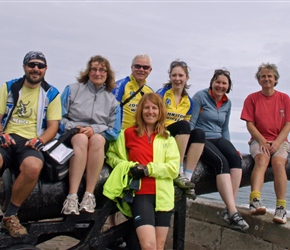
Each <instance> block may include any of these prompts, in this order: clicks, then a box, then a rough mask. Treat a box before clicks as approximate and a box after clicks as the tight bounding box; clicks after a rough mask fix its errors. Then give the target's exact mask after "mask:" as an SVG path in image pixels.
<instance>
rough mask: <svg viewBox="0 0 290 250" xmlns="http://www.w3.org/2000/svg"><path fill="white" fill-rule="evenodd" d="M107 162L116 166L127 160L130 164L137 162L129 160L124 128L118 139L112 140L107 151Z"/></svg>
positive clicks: (113, 166)
mask: <svg viewBox="0 0 290 250" xmlns="http://www.w3.org/2000/svg"><path fill="white" fill-rule="evenodd" d="M106 156H107V158H106V162H107V163H108V164H109V165H110V166H111V167H112V168H115V167H116V166H117V165H118V164H120V163H123V164H124V162H127V163H129V164H130V166H134V165H135V164H136V163H137V162H130V161H129V160H128V155H127V150H126V145H125V135H124V130H122V131H121V133H120V135H119V137H118V139H117V140H116V141H112V142H110V145H109V148H108V150H107V153H106Z"/></svg>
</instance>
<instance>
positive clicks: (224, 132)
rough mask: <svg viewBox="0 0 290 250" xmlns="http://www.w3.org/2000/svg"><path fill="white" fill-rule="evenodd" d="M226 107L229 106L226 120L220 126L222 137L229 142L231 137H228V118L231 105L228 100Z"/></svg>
mask: <svg viewBox="0 0 290 250" xmlns="http://www.w3.org/2000/svg"><path fill="white" fill-rule="evenodd" d="M228 102H229V103H228V105H229V108H228V111H227V115H226V119H225V122H224V124H223V126H222V137H223V138H224V139H226V140H228V141H230V140H231V137H230V131H229V122H230V116H231V109H232V104H231V101H230V100H229V101H228Z"/></svg>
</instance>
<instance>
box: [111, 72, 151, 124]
mask: <svg viewBox="0 0 290 250" xmlns="http://www.w3.org/2000/svg"><path fill="white" fill-rule="evenodd" d="M116 85H117V86H116V88H114V89H113V91H112V93H113V94H114V95H115V97H116V99H117V101H119V102H120V104H121V103H123V102H124V101H125V100H126V99H128V98H129V97H130V96H131V95H132V94H133V93H134V92H136V91H137V90H138V89H139V85H138V83H137V81H136V79H135V78H134V77H133V76H132V75H131V76H127V77H126V78H124V79H121V80H119V81H117V82H116ZM151 92H153V90H152V89H151V88H150V87H149V86H147V85H146V84H145V85H144V87H143V88H142V90H141V91H140V92H139V93H138V94H137V95H136V96H134V97H133V98H132V99H131V100H130V101H129V102H128V103H126V104H125V105H124V106H123V107H122V109H121V118H122V129H125V128H129V127H131V126H133V125H134V124H135V112H136V109H137V105H138V102H139V101H140V99H141V97H142V96H143V95H144V94H146V93H151Z"/></svg>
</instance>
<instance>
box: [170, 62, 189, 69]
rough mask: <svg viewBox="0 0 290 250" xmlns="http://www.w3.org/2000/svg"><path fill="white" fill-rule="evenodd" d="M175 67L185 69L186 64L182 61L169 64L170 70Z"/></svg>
mask: <svg viewBox="0 0 290 250" xmlns="http://www.w3.org/2000/svg"><path fill="white" fill-rule="evenodd" d="M176 66H182V67H187V64H186V62H183V61H173V62H172V63H171V64H170V68H174V67H176Z"/></svg>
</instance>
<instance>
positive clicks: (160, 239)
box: [155, 227, 169, 250]
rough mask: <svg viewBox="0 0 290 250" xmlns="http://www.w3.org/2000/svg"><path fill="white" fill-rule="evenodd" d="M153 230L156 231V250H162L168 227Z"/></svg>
mask: <svg viewBox="0 0 290 250" xmlns="http://www.w3.org/2000/svg"><path fill="white" fill-rule="evenodd" d="M155 229H156V244H157V247H156V249H158V250H163V249H164V245H165V241H166V238H167V234H168V231H169V227H155Z"/></svg>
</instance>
